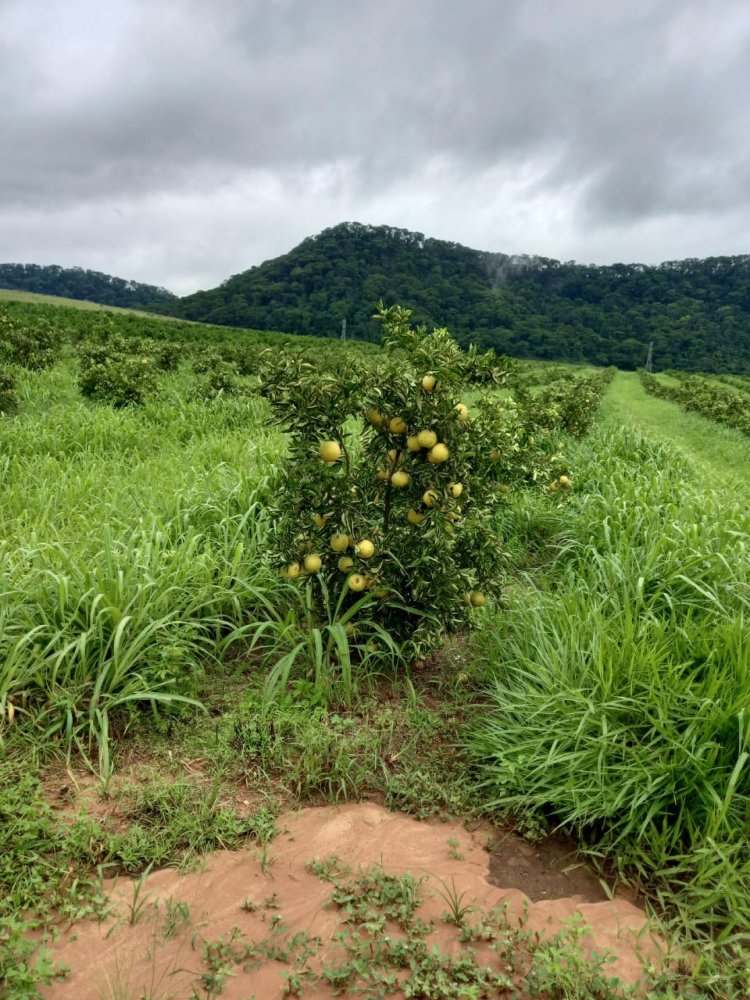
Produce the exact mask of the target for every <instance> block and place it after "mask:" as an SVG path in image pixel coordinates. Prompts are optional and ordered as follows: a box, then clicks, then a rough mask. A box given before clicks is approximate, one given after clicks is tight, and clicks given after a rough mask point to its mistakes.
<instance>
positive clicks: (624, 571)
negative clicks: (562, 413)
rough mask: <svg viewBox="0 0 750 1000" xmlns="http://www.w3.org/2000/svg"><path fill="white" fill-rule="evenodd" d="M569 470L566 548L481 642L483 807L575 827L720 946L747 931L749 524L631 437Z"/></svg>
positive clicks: (591, 451) (594, 442)
mask: <svg viewBox="0 0 750 1000" xmlns="http://www.w3.org/2000/svg"><path fill="white" fill-rule="evenodd" d="M602 456H608V458H607V459H606V460H604V461H602ZM582 460H583V465H582V469H581V476H580V479H581V480H585V481H586V495H585V497H584V498H583V499H582V500H581V501H580V504H579V510H578V516H577V535H578V538H577V541H576V542H575V543H574V544H571V545H570V546H569V548H568V550H567V556H566V558H565V559H564V560H562V565H561V568H560V570H559V572H558V573H557V574H556V575H555V577H554V578H553V580H552V581H551V583H550V586H549V588H547V589H542V590H537V591H532V590H527V591H526V592H525V594H524V599H523V602H520V601H519V602H517V603H515V604H514V605H513V606H512V607H511V609H510V613H509V614H508V616H507V617H506V618H505V619H504V620H502V621H500V622H496V623H494V625H493V627H492V628H488V629H486V630H485V632H484V634H483V636H482V638H481V640H480V643H479V650H480V655H482V656H483V657H484V659H485V661H486V663H487V665H488V667H490V668H491V669H492V671H493V673H494V678H493V681H492V683H491V685H490V690H489V696H490V699H491V702H492V707H491V709H490V710H489V711H488V712H487V713H486V714H485V715H484V717H483V718H481V719H480V720H479V721H478V723H477V724H476V725H475V726H474V729H473V734H472V736H471V739H470V752H471V754H472V756H473V759H474V761H475V764H476V767H477V769H478V773H479V775H480V777H481V780H482V781H483V785H484V794H485V796H486V801H487V802H488V804H489V805H491V806H492V807H496V808H501V809H504V810H512V811H514V812H516V813H520V814H524V813H529V812H531V813H535V814H537V815H540V816H542V817H547V818H548V819H549V821H550V822H551V823H553V824H555V825H559V826H563V827H566V828H568V829H570V830H572V831H574V832H575V833H576V834H577V835H578V836H579V837H580V838H581V839H582V840H583V842H584V843H585V844H587V845H588V846H589V849H590V851H591V852H592V853H593V854H595V855H596V856H597V857H599V858H600V859H601V860H602V861H604V862H606V863H607V864H609V865H614V866H616V867H617V868H618V869H619V870H620V872H621V873H622V874H623V875H626V876H628V877H632V876H633V875H634V874H636V875H637V876H638V877H639V879H640V880H641V882H642V884H643V885H644V886H646V887H648V888H649V889H650V890H651V891H654V892H656V893H657V894H658V895H659V896H660V898H661V899H662V902H664V903H666V904H668V905H669V906H670V907H673V908H674V907H676V908H677V911H678V913H679V914H680V916H681V918H682V923H683V926H684V927H687V929H688V930H689V931H690V932H691V933H701V934H704V935H710V936H711V937H712V938H713V939H714V940H717V939H718V941H720V942H728V941H731V940H732V937H733V935H735V934H737V935H741V934H744V932H745V930H746V928H747V926H748V924H749V923H750V854H749V853H748V851H747V842H746V835H745V833H746V829H747V822H748V816H750V719H749V718H748V704H750V638H749V637H748V629H747V616H748V610H749V605H750V601H749V600H748V594H749V593H750V591H749V589H748V587H749V585H750V520H749V519H748V517H747V514H746V511H745V508H744V507H743V506H741V505H739V504H737V503H735V502H734V500H733V499H731V498H729V497H727V496H725V495H723V494H720V493H714V492H712V491H711V490H710V489H708V488H707V487H705V486H704V485H702V484H697V485H690V482H689V480H690V479H691V469H690V467H689V465H687V464H686V463H685V462H684V461H682V460H681V459H679V458H677V457H676V456H675V455H674V454H673V453H670V452H669V450H668V449H667V448H665V447H662V446H659V445H657V444H654V443H652V442H650V441H649V440H648V439H644V438H642V437H639V435H638V434H636V433H634V432H622V431H619V430H618V431H617V432H613V431H612V430H611V429H604V430H600V431H597V432H596V433H595V435H594V436H593V438H592V439H591V440H590V441H589V442H588V443H587V445H586V446H585V448H584V450H583V454H582ZM729 551H731V552H733V558H732V559H731V560H729V559H728V558H727V555H726V554H727V552H729Z"/></svg>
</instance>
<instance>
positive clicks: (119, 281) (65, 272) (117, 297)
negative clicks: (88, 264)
mask: <svg viewBox="0 0 750 1000" xmlns="http://www.w3.org/2000/svg"><path fill="white" fill-rule="evenodd" d="M0 288H11V289H13V290H14V291H21V292H36V293H37V294H40V295H59V296H62V297H64V298H67V299H84V300H87V301H89V302H99V303H101V304H102V305H105V306H123V307H124V308H126V309H142V308H143V307H144V306H150V305H154V304H155V303H158V302H168V301H170V300H171V299H174V298H175V296H174V295H173V293H172V292H168V291H167V289H166V288H157V287H156V286H155V285H144V284H141V283H140V282H138V281H126V280H125V279H124V278H113V277H112V275H111V274H101V273H100V272H99V271H86V270H84V269H83V268H82V267H58V266H57V265H56V264H52V265H50V266H48V267H42V266H41V265H39V264H0Z"/></svg>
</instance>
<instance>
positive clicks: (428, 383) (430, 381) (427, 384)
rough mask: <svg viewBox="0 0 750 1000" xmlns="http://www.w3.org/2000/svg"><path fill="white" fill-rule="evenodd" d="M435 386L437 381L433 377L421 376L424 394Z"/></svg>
mask: <svg viewBox="0 0 750 1000" xmlns="http://www.w3.org/2000/svg"><path fill="white" fill-rule="evenodd" d="M436 385H437V379H436V378H435V376H434V375H423V376H422V388H423V389H424V391H425V392H432V391H433V389H434V388H435V386H436Z"/></svg>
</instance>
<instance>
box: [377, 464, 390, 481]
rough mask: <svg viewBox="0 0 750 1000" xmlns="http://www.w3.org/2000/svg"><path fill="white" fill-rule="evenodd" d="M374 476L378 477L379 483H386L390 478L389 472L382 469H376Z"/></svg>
mask: <svg viewBox="0 0 750 1000" xmlns="http://www.w3.org/2000/svg"><path fill="white" fill-rule="evenodd" d="M375 475H376V476H377V477H378V479H379V480H380V481H381V483H387V482H388V480H389V479H390V478H391V474H390V472H389V471H388V470H387V469H383V468H380V469H378V471H377V472H376V473H375Z"/></svg>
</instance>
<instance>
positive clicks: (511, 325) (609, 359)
mask: <svg viewBox="0 0 750 1000" xmlns="http://www.w3.org/2000/svg"><path fill="white" fill-rule="evenodd" d="M381 298H382V299H383V300H385V301H386V302H387V303H391V302H399V303H401V304H402V305H405V306H408V307H410V308H412V309H413V310H414V313H415V317H416V318H417V320H419V321H423V322H426V323H428V324H440V325H446V326H448V327H449V328H450V329H451V331H452V332H453V333H454V334H455V335H456V336H457V337H458V339H459V340H461V341H462V342H463V343H468V342H474V343H477V344H479V345H481V346H483V347H494V348H496V349H497V350H498V351H501V352H504V353H508V354H512V355H515V356H519V357H529V358H539V359H554V360H569V361H588V362H590V363H593V364H599V365H604V364H615V365H618V366H619V367H622V368H634V367H637V366H639V365H642V364H643V363H644V361H645V358H646V353H647V350H648V344H649V341H651V340H653V341H654V361H655V364H656V365H657V366H658V367H661V368H668V367H675V368H682V369H685V370H702V371H750V256H748V255H743V256H738V257H711V258H707V259H705V260H695V259H688V260H683V261H669V262H666V263H663V264H659V265H657V266H647V265H644V264H614V265H611V266H604V267H599V266H594V265H581V264H574V263H570V262H568V263H561V262H560V261H557V260H551V259H548V258H543V257H525V256H524V257H511V256H508V255H506V254H499V253H486V252H483V251H479V250H472V249H470V248H469V247H464V246H461V245H460V244H458V243H449V242H446V241H443V240H435V239H429V238H425V237H424V236H423V235H422V234H421V233H412V232H409V231H407V230H403V229H396V228H393V227H391V226H365V225H361V224H359V223H342V224H341V225H338V226H335V227H333V228H331V229H326V230H324V231H323V232H322V233H319V234H318V235H316V236H311V237H309V238H308V239H306V240H303V242H302V243H300V245H299V246H297V247H295V248H294V249H293V250H291V251H290V252H289V253H287V254H284V255H283V256H281V257H277V258H275V259H274V260H269V261H266V262H265V263H264V264H261V265H260V266H259V267H254V268H251V269H250V270H249V271H245V272H243V273H242V274H237V275H235V276H234V277H232V278H230V279H228V280H227V281H225V282H224V283H223V284H222V285H220V286H219V287H218V288H214V289H212V290H210V291H201V292H197V293H195V294H194V295H190V296H187V297H185V298H182V299H173V300H171V301H169V302H166V303H163V304H160V305H158V306H156V307H153V308H155V309H156V310H158V311H159V312H164V313H167V314H169V315H173V316H179V317H182V318H185V319H193V320H198V321H201V322H208V323H218V324H226V325H230V326H251V327H254V328H258V329H264V328H265V329H275V330H284V331H288V332H289V333H302V334H305V333H313V334H318V335H323V336H336V335H337V334H338V332H339V331H340V329H341V322H342V320H343V319H346V321H347V332H348V335H350V336H355V337H362V338H364V339H376V338H377V328H376V327H375V325H374V324H373V322H372V320H371V318H370V317H371V314H372V311H373V306H374V304H375V302H377V301H378V299H381Z"/></svg>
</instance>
